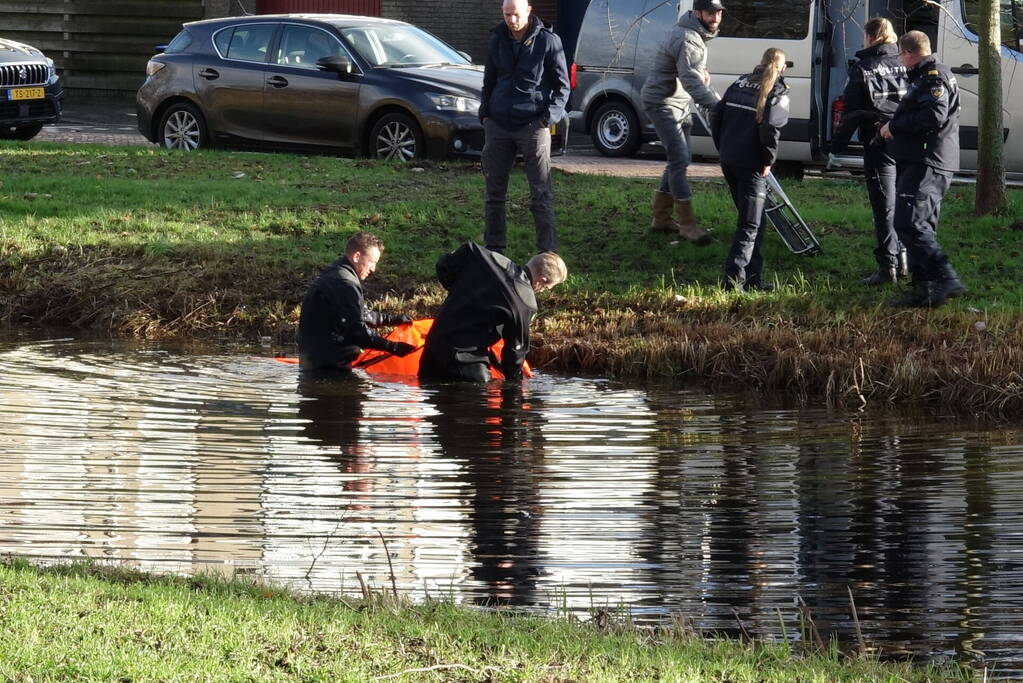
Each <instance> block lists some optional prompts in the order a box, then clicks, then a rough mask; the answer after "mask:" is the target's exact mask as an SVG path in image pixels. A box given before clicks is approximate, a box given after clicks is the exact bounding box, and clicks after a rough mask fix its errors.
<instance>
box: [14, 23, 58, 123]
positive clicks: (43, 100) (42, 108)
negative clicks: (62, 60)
mask: <svg viewBox="0 0 1023 683" xmlns="http://www.w3.org/2000/svg"><path fill="white" fill-rule="evenodd" d="M63 97H64V88H63V87H62V86H61V84H60V78H59V77H58V76H57V71H56V69H54V67H53V60H52V59H49V58H48V57H46V56H45V55H44V54H43V53H42V52H40V51H39V50H37V49H36V48H34V47H32V46H30V45H25V44H23V43H16V42H14V41H13V40H5V39H3V38H0V140H31V139H32V138H34V137H35V136H36V135H37V134H38V133H39V131H40V130H42V128H43V124H46V123H56V122H57V121H60V110H61V99H62V98H63Z"/></svg>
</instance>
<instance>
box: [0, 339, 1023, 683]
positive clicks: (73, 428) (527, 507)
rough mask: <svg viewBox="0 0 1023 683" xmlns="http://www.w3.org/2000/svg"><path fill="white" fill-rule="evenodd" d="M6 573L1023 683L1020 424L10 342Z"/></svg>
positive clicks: (0, 516)
mask: <svg viewBox="0 0 1023 683" xmlns="http://www.w3.org/2000/svg"><path fill="white" fill-rule="evenodd" d="M0 366H2V370H3V371H2V372H0V553H11V554H16V555H21V556H25V557H30V558H33V559H36V560H38V561H42V562H48V561H59V560H66V559H69V558H93V559H98V560H113V561H128V562H131V563H132V564H134V565H136V566H139V567H140V568H142V569H148V570H156V571H174V572H191V571H198V570H203V571H222V572H224V573H226V574H229V575H231V574H237V573H239V572H244V573H252V574H256V575H260V576H265V577H267V578H270V579H272V580H276V581H281V582H286V583H288V584H290V585H292V586H294V587H296V588H299V589H307V590H316V591H349V592H356V591H357V590H358V585H359V580H360V579H361V580H363V581H366V582H367V583H369V584H371V585H373V586H374V587H376V588H378V589H389V588H390V586H391V582H392V568H393V581H394V583H395V584H396V585H397V587H398V589H399V590H401V591H403V592H405V593H407V594H409V595H411V596H413V597H415V598H422V597H424V596H426V595H431V596H441V597H448V598H450V599H453V600H458V601H467V602H473V603H477V604H486V605H510V606H517V607H523V608H537V609H543V608H551V607H557V608H567V609H569V610H573V611H577V612H580V613H586V612H587V611H589V610H591V609H594V608H597V607H604V606H610V607H616V606H619V605H621V606H623V607H626V608H628V610H629V611H630V612H631V613H632V614H633V615H634V616H635V617H637V618H639V619H644V620H646V619H650V620H656V619H663V618H665V617H666V616H667V615H669V614H671V613H679V614H683V615H685V616H686V617H688V618H691V619H692V620H693V621H695V623H696V624H697V625H698V626H699V627H701V628H703V629H707V630H718V631H726V632H731V633H734V632H735V631H736V629H737V617H738V619H739V620H741V622H742V623H743V625H744V627H745V628H747V629H748V630H750V631H751V632H754V633H755V634H757V635H760V636H766V635H775V636H777V635H780V633H781V626H780V623H779V611H780V613H781V615H782V617H783V620H784V621H785V628H786V632H787V633H788V634H789V636H790V637H794V636H793V634H796V633H798V630H799V628H798V613H797V611H796V609H795V604H796V601H797V599H802V600H804V601H805V602H806V604H807V605H809V607H810V608H811V609H812V610H813V615H814V618H815V620H816V623H817V625H818V627H819V628H820V629H821V631H822V635H823V637H824V638H828V637H829V636H830V635H831V634H832V633H835V634H837V635H838V636H839V637H841V638H844V639H846V640H849V639H851V638H852V637H853V634H854V632H855V631H854V628H855V627H854V625H853V623H852V616H851V611H850V605H849V592H850V590H851V591H852V594H853V595H854V597H855V600H856V606H857V609H858V617H859V619H860V622H861V624H862V628H863V632H864V635H865V637H866V638H867V639H868V640H869V641H871V642H873V643H879V644H883V645H884V646H885V647H886V648H887V649H888V650H889V651H895V652H899V651H906V652H915V653H919V652H924V653H958V654H959V655H961V656H964V657H975V658H978V659H982V660H983V661H984V662H985V663H987V664H989V665H993V666H995V667H997V668H998V669H999V670H1000V671H1002V672H1010V673H1020V672H1023V666H1021V664H1023V646H1021V642H1023V637H1021V631H1023V565H1021V556H1023V555H1021V554H1023V543H1021V540H1020V539H1021V538H1023V525H1021V523H1020V519H1019V516H1018V510H1019V508H1020V503H1021V502H1023V447H1021V445H1020V441H1019V437H1018V434H1017V433H1016V432H1014V431H1012V430H1008V429H1004V428H1002V429H994V428H992V429H988V430H980V429H969V428H967V427H963V426H962V425H958V424H956V423H954V422H951V421H949V420H941V419H937V418H927V417H922V416H915V417H913V418H912V419H910V418H904V417H897V416H894V417H893V416H884V415H880V414H877V415H874V414H864V415H848V414H845V413H842V412H839V411H829V410H826V409H817V408H806V409H799V410H788V409H768V408H764V407H762V406H756V405H750V404H748V403H746V402H745V401H744V400H743V399H742V398H740V397H732V396H723V395H713V396H712V395H707V394H703V393H700V392H696V391H689V390H678V389H673V388H666V387H647V388H645V389H643V390H640V389H638V388H630V387H626V386H621V385H617V384H612V383H609V382H602V381H594V380H585V379H575V378H554V377H550V376H544V375H539V376H537V377H535V378H533V379H532V380H529V381H526V382H524V383H522V384H521V385H517V384H509V385H502V384H500V383H491V384H487V385H480V386H466V385H457V386H452V385H425V386H418V385H416V384H412V385H408V384H402V383H398V382H388V381H380V380H379V379H370V378H368V377H365V376H359V375H355V376H350V377H347V378H344V379H342V380H337V379H333V380H330V379H322V378H321V379H316V378H301V379H300V378H299V375H298V373H297V372H296V370H295V369H294V368H292V367H290V366H283V365H280V364H277V363H274V362H272V361H270V360H268V359H265V358H257V357H252V356H239V355H230V354H220V355H183V354H175V353H170V352H167V351H164V350H160V349H152V348H146V347H142V348H137V347H131V346H127V345H116V346H115V345H113V344H109V343H107V344H91V345H90V344H76V343H71V342H51V343H28V344H25V343H22V344H15V343H8V344H6V345H0Z"/></svg>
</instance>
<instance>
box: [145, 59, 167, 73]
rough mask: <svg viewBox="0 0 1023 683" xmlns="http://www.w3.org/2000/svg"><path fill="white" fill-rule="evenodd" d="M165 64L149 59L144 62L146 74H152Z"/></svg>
mask: <svg viewBox="0 0 1023 683" xmlns="http://www.w3.org/2000/svg"><path fill="white" fill-rule="evenodd" d="M165 66H167V65H166V64H164V63H163V62H154V61H153V60H151V59H150V60H149V62H147V63H146V75H147V76H152V75H153V74H155V73H156V72H157V71H159V70H160V69H162V68H163V67H165Z"/></svg>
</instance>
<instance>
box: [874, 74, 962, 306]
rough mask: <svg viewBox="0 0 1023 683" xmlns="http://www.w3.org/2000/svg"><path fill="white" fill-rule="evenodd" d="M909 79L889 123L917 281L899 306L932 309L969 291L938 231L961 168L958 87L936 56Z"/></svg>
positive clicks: (901, 223)
mask: <svg viewBox="0 0 1023 683" xmlns="http://www.w3.org/2000/svg"><path fill="white" fill-rule="evenodd" d="M909 81H910V84H909V89H908V90H907V92H906V94H905V96H904V97H903V98H902V100H901V101H900V102H899V106H898V108H897V109H896V110H895V114H894V115H893V116H892V120H891V122H890V123H889V130H890V131H891V133H892V136H893V137H892V139H891V140H890V141H889V143H888V149H889V152H890V153H891V155H892V157H894V159H895V161H896V164H897V175H898V180H897V187H896V202H895V230H896V232H897V233H898V236H899V239H900V240H901V241H902V243H903V244H904V245H905V247H906V249H907V250H908V252H909V265H910V273H911V274H912V277H913V290H912V291H911V292H909V293H908V294H907V295H906V296H905V297H903V298H902V300H900V301H897V302H896V303H898V304H900V305H908V306H931V307H933V306H940V305H941V304H942V303H944V302H945V299H946V298H948V297H950V296H957V295H959V294H961V293H962V292H964V291H965V288H964V287H963V285H962V283H961V282H959V278H958V276H957V275H956V273H955V271H954V270H953V269H952V266H951V264H950V263H949V260H948V256H947V255H946V254H945V252H944V251H942V249H941V246H940V245H939V244H938V238H937V232H936V231H937V226H938V217H939V215H940V213H941V200H942V199H943V198H944V196H945V193H946V192H947V191H948V188H949V185H950V184H951V182H952V174H953V173H954V172H955V171H957V170H959V86H958V85H957V83H956V79H955V76H953V75H952V73H951V72H950V71H949V69H948V68H947V67H946V66H945V65H943V64H940V63H938V61H937V59H936V58H935V57H934V55H928V56H927V57H924V58H923V59H922V60H921V61H920V62H919V63H918V64H917V65H916V67H914V68H913V69H912V70H910V72H909Z"/></svg>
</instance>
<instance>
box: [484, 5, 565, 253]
mask: <svg viewBox="0 0 1023 683" xmlns="http://www.w3.org/2000/svg"><path fill="white" fill-rule="evenodd" d="M501 12H502V13H503V14H504V21H503V22H501V23H500V24H498V25H497V26H495V27H494V28H493V29H492V30H491V32H490V40H489V42H488V44H487V61H486V67H485V68H484V71H483V101H482V102H481V104H480V121H482V122H483V131H484V134H485V136H486V141H485V143H484V145H483V176H484V178H485V180H486V195H485V198H484V203H485V210H484V218H485V222H486V229H485V231H484V233H483V238H484V240H485V241H486V245H487V248H488V249H490V250H491V251H496V252H499V253H504V250H505V248H506V247H507V246H508V241H507V232H508V229H507V225H506V222H505V203H506V200H507V194H508V177H509V175H510V174H511V169H512V166H513V165H514V164H515V156H516V154H517V153H518V154H522V157H523V160H524V162H525V167H526V178H527V179H528V181H529V195H530V207H529V208H530V211H532V214H533V225H534V227H535V228H536V250H537V251H538V252H545V251H556V250H557V248H558V235H557V230H556V229H555V226H554V192H553V189H552V188H551V133H550V126H551V125H552V124H555V123H557V122H559V121H560V120H561V119H562V118H563V117H564V116H565V105H566V103H567V102H568V94H569V91H570V86H569V82H568V67H567V66H566V64H565V49H564V47H562V45H561V38H559V37H558V36H557V35H555V34H554V32H553V31H551V29H550V27H548V26H547V25H545V24H544V23H543V21H542V20H541V19H540V18H539V17H537V16H536V15H534V14H533V13H532V7H530V5H529V3H528V2H527V1H526V0H505V2H504V4H503V5H502V6H501Z"/></svg>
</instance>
